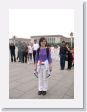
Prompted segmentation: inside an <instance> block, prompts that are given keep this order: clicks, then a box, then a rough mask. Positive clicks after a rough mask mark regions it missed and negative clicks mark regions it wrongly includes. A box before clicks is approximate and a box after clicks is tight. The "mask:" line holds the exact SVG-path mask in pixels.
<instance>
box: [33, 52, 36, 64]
mask: <svg viewBox="0 0 87 112" xmlns="http://www.w3.org/2000/svg"><path fill="white" fill-rule="evenodd" d="M35 56H36V50H34V51H33V59H34V64H35Z"/></svg>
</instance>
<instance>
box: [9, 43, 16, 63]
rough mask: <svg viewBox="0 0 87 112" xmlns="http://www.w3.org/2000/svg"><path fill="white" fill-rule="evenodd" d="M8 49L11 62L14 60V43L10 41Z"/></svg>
mask: <svg viewBox="0 0 87 112" xmlns="http://www.w3.org/2000/svg"><path fill="white" fill-rule="evenodd" d="M9 49H10V54H11V62H13V60H14V62H16V58H15V45H14V43H11V44H10V46H9Z"/></svg>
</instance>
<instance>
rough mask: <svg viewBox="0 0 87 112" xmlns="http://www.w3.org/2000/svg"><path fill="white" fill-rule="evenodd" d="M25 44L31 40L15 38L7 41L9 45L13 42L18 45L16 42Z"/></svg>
mask: <svg viewBox="0 0 87 112" xmlns="http://www.w3.org/2000/svg"><path fill="white" fill-rule="evenodd" d="M19 41H20V42H25V43H30V42H31V39H26V38H17V37H15V36H14V37H13V38H11V39H9V43H11V42H13V43H14V44H16V43H18V42H19Z"/></svg>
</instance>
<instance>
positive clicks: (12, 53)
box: [11, 52, 16, 62]
mask: <svg viewBox="0 0 87 112" xmlns="http://www.w3.org/2000/svg"><path fill="white" fill-rule="evenodd" d="M13 60H14V62H15V61H16V58H15V52H11V62H13Z"/></svg>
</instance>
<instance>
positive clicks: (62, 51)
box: [59, 41, 67, 70]
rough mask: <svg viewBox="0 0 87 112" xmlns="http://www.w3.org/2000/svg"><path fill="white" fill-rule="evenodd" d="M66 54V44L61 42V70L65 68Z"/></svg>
mask: <svg viewBox="0 0 87 112" xmlns="http://www.w3.org/2000/svg"><path fill="white" fill-rule="evenodd" d="M66 52H67V48H66V43H65V41H62V45H61V47H60V51H59V55H60V67H61V70H64V68H65V59H66Z"/></svg>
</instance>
